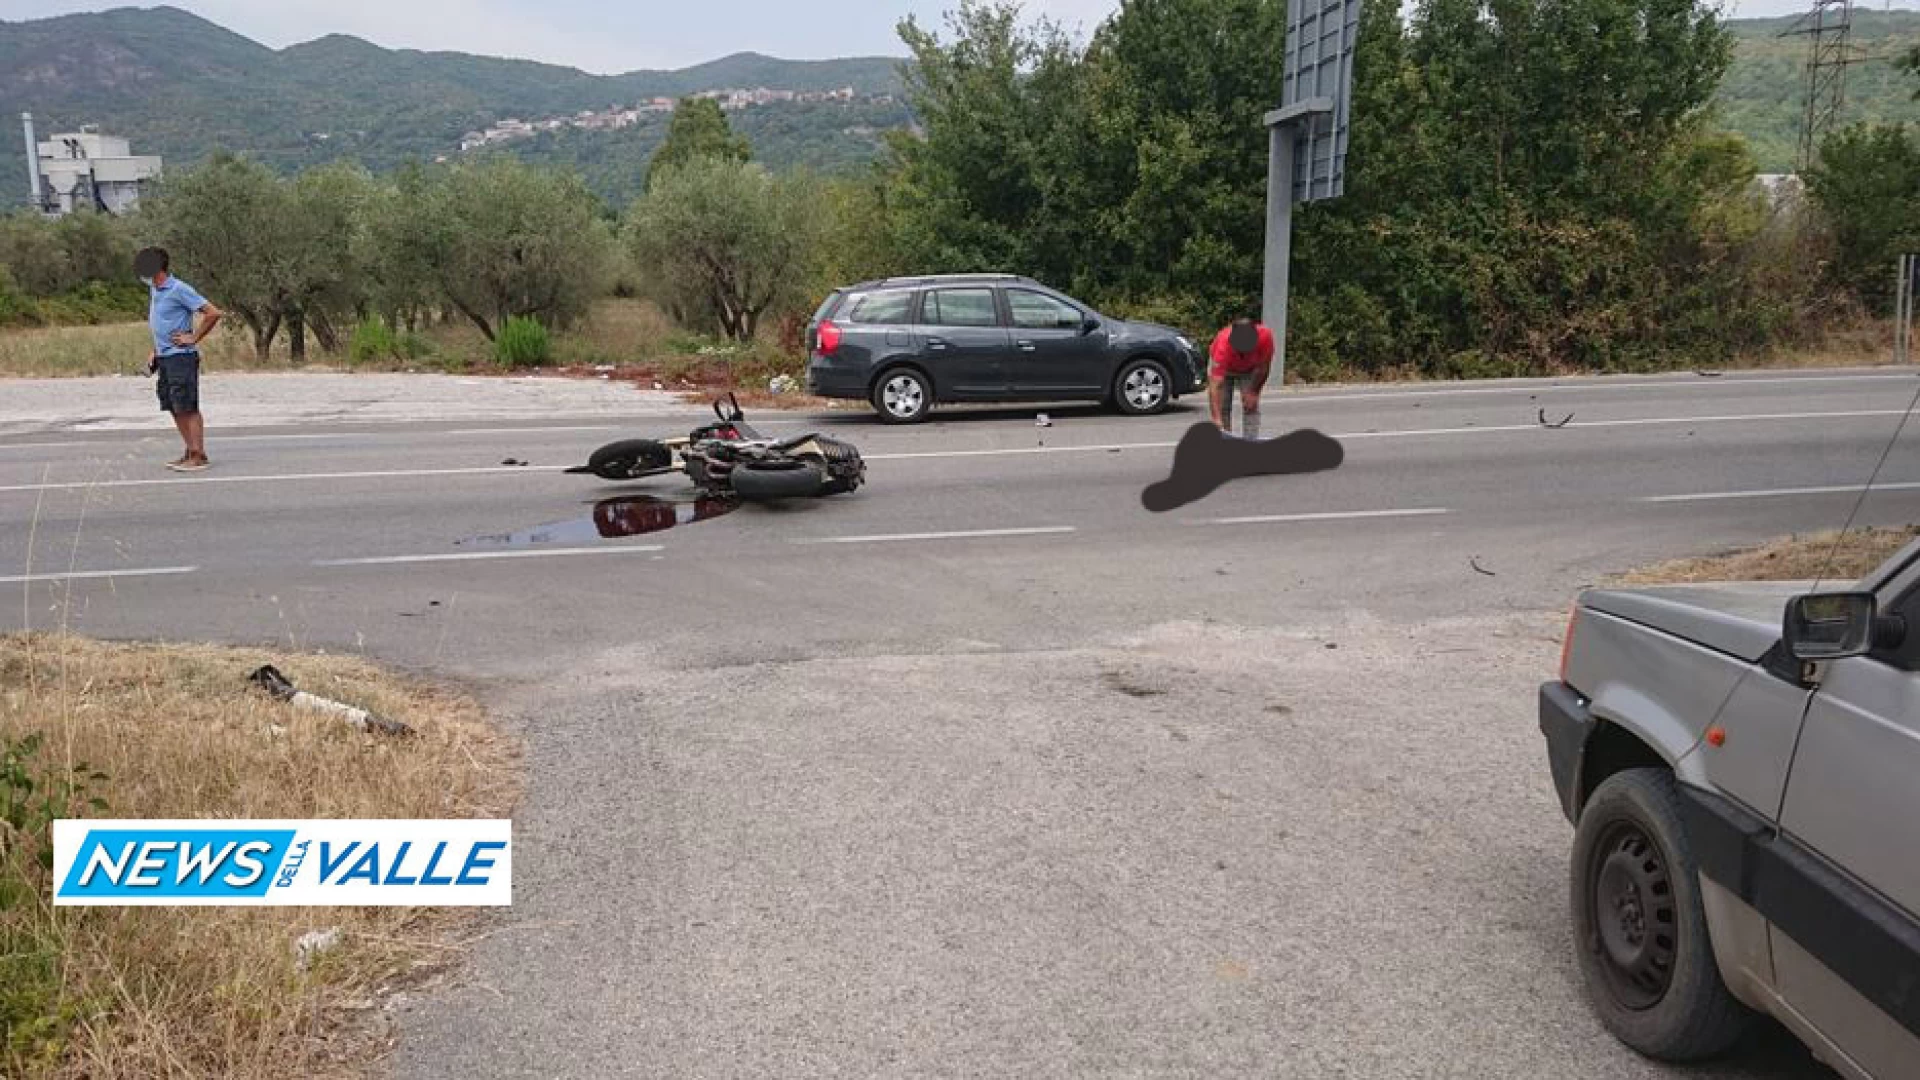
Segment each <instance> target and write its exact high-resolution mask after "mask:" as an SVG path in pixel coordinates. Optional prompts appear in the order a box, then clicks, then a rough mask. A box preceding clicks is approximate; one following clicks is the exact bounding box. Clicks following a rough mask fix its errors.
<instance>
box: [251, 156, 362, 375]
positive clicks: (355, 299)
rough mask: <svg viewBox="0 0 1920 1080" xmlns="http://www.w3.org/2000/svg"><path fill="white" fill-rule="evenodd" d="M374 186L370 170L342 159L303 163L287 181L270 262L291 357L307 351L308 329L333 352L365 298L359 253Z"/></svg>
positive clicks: (296, 357)
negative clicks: (305, 166) (284, 208)
mask: <svg viewBox="0 0 1920 1080" xmlns="http://www.w3.org/2000/svg"><path fill="white" fill-rule="evenodd" d="M373 194H374V184H373V178H372V177H371V176H370V175H368V173H367V172H366V170H364V169H362V168H360V167H358V166H355V165H348V164H344V163H341V164H334V165H323V166H320V167H318V168H314V169H309V170H307V171H306V172H303V173H301V174H300V175H299V176H297V177H295V178H294V179H293V180H292V181H290V182H288V183H287V192H286V196H287V213H288V216H287V218H286V219H285V220H283V221H281V222H280V223H279V230H278V235H277V237H276V239H277V251H276V252H275V257H274V270H275V273H276V274H278V275H279V278H280V280H279V286H280V291H281V293H282V294H283V296H284V297H285V301H284V304H285V307H284V311H283V316H284V318H285V320H286V323H287V332H288V344H289V348H290V349H291V351H292V354H293V358H294V359H295V360H296V361H298V360H302V359H304V358H305V357H306V352H307V349H306V331H307V330H309V329H310V330H312V331H313V333H314V336H315V338H316V339H318V341H319V343H320V348H321V350H322V351H324V352H328V353H333V352H338V351H339V350H340V347H341V344H342V342H341V330H340V328H341V327H349V328H350V327H351V326H352V324H353V320H354V316H355V315H356V313H357V312H358V311H359V309H360V307H361V306H362V305H363V303H364V297H365V288H366V272H365V269H364V267H363V266H362V265H361V263H360V261H359V257H361V256H364V254H365V251H366V245H365V244H364V243H363V242H361V241H360V240H359V239H358V238H359V235H360V234H361V233H362V232H363V231H364V230H365V228H366V220H367V211H368V209H369V206H370V204H371V201H372V199H373Z"/></svg>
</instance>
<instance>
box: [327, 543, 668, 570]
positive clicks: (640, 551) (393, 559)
mask: <svg viewBox="0 0 1920 1080" xmlns="http://www.w3.org/2000/svg"><path fill="white" fill-rule="evenodd" d="M665 550H667V549H666V548H664V547H660V546H658V545H651V544H649V545H635V546H633V547H590V548H550V549H547V550H544V551H543V550H540V549H538V548H529V549H527V550H524V551H458V552H448V553H443V554H435V555H380V556H375V557H373V558H367V559H318V560H315V561H314V563H313V565H314V566H414V565H418V564H420V563H445V562H484V561H487V560H491V559H551V558H560V557H572V556H576V555H645V554H649V553H652V552H660V551H665Z"/></svg>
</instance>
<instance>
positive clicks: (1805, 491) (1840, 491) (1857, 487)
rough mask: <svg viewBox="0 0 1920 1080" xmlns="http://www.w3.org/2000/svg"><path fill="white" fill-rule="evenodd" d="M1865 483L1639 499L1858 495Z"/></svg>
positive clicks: (1889, 487) (1914, 486)
mask: <svg viewBox="0 0 1920 1080" xmlns="http://www.w3.org/2000/svg"><path fill="white" fill-rule="evenodd" d="M1863 490H1865V485H1862V484H1848V485H1842V486H1839V487H1803V488H1771V489H1767V490H1760V491H1704V492H1700V493H1699V494H1695V495H1654V496H1650V497H1648V498H1644V499H1641V500H1639V501H1641V502H1645V503H1687V502H1714V501H1717V500H1721V499H1769V498H1775V497H1780V496H1788V495H1858V494H1859V493H1860V492H1861V491H1863ZM1873 490H1875V491H1920V483H1908V484H1875V485H1873Z"/></svg>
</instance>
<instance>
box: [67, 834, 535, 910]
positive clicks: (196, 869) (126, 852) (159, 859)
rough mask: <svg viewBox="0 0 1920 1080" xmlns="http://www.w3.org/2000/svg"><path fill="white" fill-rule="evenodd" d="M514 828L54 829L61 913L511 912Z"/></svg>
mask: <svg viewBox="0 0 1920 1080" xmlns="http://www.w3.org/2000/svg"><path fill="white" fill-rule="evenodd" d="M512 834H513V822H511V821H504V820H502V821H377V820H376V821H204V820H203V821H90V820H71V821H56V822H54V824H53V875H54V876H53V880H54V891H53V902H54V905H55V906H84V905H94V906H103V907H104V906H120V907H167V906H194V905H199V906H228V907H249V906H256V907H329V906H336V907H509V906H511V905H512V903H513V835H512Z"/></svg>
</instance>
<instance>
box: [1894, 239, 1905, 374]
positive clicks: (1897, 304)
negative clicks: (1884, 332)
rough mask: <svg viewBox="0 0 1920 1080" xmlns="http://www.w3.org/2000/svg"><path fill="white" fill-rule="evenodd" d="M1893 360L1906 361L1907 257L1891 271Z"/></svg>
mask: <svg viewBox="0 0 1920 1080" xmlns="http://www.w3.org/2000/svg"><path fill="white" fill-rule="evenodd" d="M1893 362H1894V363H1896V364H1904V363H1906V362H1907V257H1906V256H1905V255H1902V256H1900V261H1899V262H1898V263H1897V264H1896V265H1895V269H1894V271H1893Z"/></svg>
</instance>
